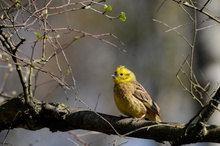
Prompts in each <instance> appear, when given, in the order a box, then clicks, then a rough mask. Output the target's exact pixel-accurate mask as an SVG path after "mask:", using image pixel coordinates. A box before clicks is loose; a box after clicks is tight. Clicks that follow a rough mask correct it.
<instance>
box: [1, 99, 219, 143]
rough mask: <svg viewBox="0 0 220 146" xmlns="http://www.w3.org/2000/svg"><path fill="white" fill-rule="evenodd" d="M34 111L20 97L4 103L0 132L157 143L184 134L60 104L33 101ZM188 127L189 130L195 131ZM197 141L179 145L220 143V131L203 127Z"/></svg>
mask: <svg viewBox="0 0 220 146" xmlns="http://www.w3.org/2000/svg"><path fill="white" fill-rule="evenodd" d="M34 103H35V104H34V107H33V108H31V109H30V108H27V106H26V104H25V100H24V98H22V96H18V97H15V98H13V99H11V100H8V101H6V102H4V103H3V104H2V105H1V106H0V131H2V130H6V129H14V128H24V129H27V130H39V129H42V128H49V129H50V130H51V131H52V132H56V131H63V132H65V131H69V130H76V129H84V130H91V131H98V132H102V133H105V134H113V135H118V136H129V137H136V138H144V139H152V140H155V141H158V142H162V141H175V140H176V139H178V138H180V137H181V136H182V134H183V132H184V127H185V124H181V123H165V122H161V123H155V122H149V121H146V120H138V119H133V118H125V117H116V116H111V115H106V114H102V113H97V112H94V111H88V110H84V111H82V110H76V109H73V108H69V107H67V106H65V105H64V104H62V103H43V102H41V101H39V100H37V99H34ZM195 126H197V125H196V124H191V125H190V126H189V130H188V131H190V129H193V128H195ZM202 134H203V136H201V137H200V138H198V139H189V140H187V139H186V140H184V141H182V144H188V143H196V142H215V143H220V139H219V138H218V137H220V127H219V126H215V125H204V132H203V133H202Z"/></svg>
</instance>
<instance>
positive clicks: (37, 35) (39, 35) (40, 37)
mask: <svg viewBox="0 0 220 146" xmlns="http://www.w3.org/2000/svg"><path fill="white" fill-rule="evenodd" d="M34 34H35V36H36V37H37V38H39V39H40V40H43V39H44V36H43V35H41V34H40V33H39V32H34Z"/></svg>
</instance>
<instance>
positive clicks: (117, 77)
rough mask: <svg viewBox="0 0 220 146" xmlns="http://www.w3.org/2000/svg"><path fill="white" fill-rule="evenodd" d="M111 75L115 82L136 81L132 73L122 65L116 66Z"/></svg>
mask: <svg viewBox="0 0 220 146" xmlns="http://www.w3.org/2000/svg"><path fill="white" fill-rule="evenodd" d="M112 77H113V80H114V82H115V83H123V82H129V81H136V77H135V75H134V73H133V72H132V71H130V70H129V69H127V68H126V67H125V66H122V65H120V66H118V67H117V68H116V70H115V72H114V73H113V74H112Z"/></svg>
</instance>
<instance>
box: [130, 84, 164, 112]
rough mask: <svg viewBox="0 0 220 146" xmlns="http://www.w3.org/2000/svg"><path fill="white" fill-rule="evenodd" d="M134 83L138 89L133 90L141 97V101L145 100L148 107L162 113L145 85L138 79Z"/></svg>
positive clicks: (135, 95)
mask: <svg viewBox="0 0 220 146" xmlns="http://www.w3.org/2000/svg"><path fill="white" fill-rule="evenodd" d="M134 85H135V88H136V89H135V90H134V92H133V96H134V97H136V98H137V99H139V100H140V101H141V102H143V103H144V105H145V106H146V107H147V108H149V109H150V110H152V111H153V112H155V113H156V114H157V115H160V114H159V111H160V108H159V106H158V105H157V104H156V103H155V102H154V101H153V100H152V99H151V97H150V95H149V94H148V92H147V91H146V90H145V89H144V87H143V86H142V85H141V84H140V83H138V82H137V81H135V82H134Z"/></svg>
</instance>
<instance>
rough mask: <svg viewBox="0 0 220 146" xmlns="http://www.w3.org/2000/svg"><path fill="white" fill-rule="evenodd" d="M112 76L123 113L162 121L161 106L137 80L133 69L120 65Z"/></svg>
mask: <svg viewBox="0 0 220 146" xmlns="http://www.w3.org/2000/svg"><path fill="white" fill-rule="evenodd" d="M112 77H113V80H114V83H115V84H114V99H115V104H116V106H117V107H118V109H119V110H120V111H121V112H122V113H123V114H125V115H128V116H131V117H135V118H147V119H148V120H150V121H156V122H161V120H160V114H159V111H160V108H159V106H158V105H157V104H156V103H155V102H154V101H152V99H151V97H150V95H149V94H148V93H147V91H146V90H145V89H144V87H143V86H142V85H141V84H140V83H139V82H137V80H136V77H135V74H134V73H133V72H132V71H130V70H129V69H127V68H126V67H125V66H122V65H120V66H118V67H117V68H116V70H115V72H114V74H113V75H112Z"/></svg>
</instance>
